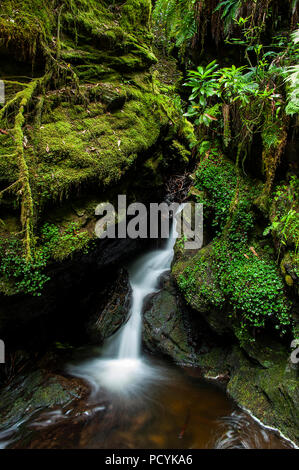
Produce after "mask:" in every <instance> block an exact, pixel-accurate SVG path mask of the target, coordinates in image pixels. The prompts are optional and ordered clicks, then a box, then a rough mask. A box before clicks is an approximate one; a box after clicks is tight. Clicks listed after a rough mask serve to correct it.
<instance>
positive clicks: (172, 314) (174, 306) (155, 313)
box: [142, 279, 197, 365]
mask: <svg viewBox="0 0 299 470" xmlns="http://www.w3.org/2000/svg"><path fill="white" fill-rule="evenodd" d="M186 324H187V323H186V319H185V314H184V310H183V308H182V306H180V305H179V302H178V298H177V293H176V290H175V287H174V285H173V281H172V280H171V279H165V280H164V283H163V287H162V289H161V291H160V292H159V293H157V294H154V295H153V296H152V298H151V299H149V300H148V301H147V303H146V305H145V308H144V314H143V335H142V337H143V343H144V345H145V347H146V348H147V349H148V350H149V351H151V352H153V353H157V352H159V353H160V354H162V355H164V356H167V357H168V358H170V359H171V360H173V361H174V362H176V363H177V364H181V365H196V362H197V359H196V353H195V349H194V346H193V345H192V342H191V341H190V335H188V329H187V328H186Z"/></svg>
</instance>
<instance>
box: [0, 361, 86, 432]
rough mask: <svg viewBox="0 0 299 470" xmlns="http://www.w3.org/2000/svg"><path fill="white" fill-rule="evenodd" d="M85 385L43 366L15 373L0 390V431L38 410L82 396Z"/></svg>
mask: <svg viewBox="0 0 299 470" xmlns="http://www.w3.org/2000/svg"><path fill="white" fill-rule="evenodd" d="M87 394H88V388H87V386H86V385H84V383H83V382H81V381H80V380H78V379H74V378H66V377H64V376H62V375H59V374H55V373H53V372H51V371H49V370H47V369H40V370H36V371H35V372H29V373H28V374H27V375H26V376H24V375H23V374H18V375H17V376H16V377H14V379H13V380H12V381H11V383H10V384H9V385H7V386H6V387H5V388H3V389H2V390H1V393H0V428H1V431H5V429H8V428H10V427H11V426H13V425H15V424H16V423H18V424H19V426H21V425H22V423H23V422H26V421H27V420H28V419H30V417H31V416H32V415H33V414H34V413H35V412H37V411H39V410H40V409H46V410H47V411H51V410H52V409H54V408H55V407H57V406H65V405H67V404H69V403H71V402H72V401H76V400H78V399H79V398H81V397H83V396H87Z"/></svg>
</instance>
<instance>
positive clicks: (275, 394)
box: [143, 278, 299, 444]
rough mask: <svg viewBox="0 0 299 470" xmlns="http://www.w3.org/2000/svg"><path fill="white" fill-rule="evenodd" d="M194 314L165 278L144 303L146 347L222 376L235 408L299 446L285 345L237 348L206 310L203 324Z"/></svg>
mask: <svg viewBox="0 0 299 470" xmlns="http://www.w3.org/2000/svg"><path fill="white" fill-rule="evenodd" d="M198 314H199V312H198V311H195V310H193V311H192V310H190V309H188V308H187V307H186V305H185V304H184V302H183V301H182V299H181V298H180V295H179V293H178V292H177V290H176V288H175V284H174V280H172V279H169V278H168V279H166V280H165V281H164V285H163V286H162V289H161V291H160V292H159V293H157V294H155V295H153V296H152V298H150V299H149V300H148V302H147V304H146V306H145V311H144V317H143V322H144V327H143V341H144V345H145V347H146V348H147V349H148V350H149V351H150V352H152V353H159V354H163V355H164V356H166V357H168V358H170V359H172V360H173V361H174V362H176V363H178V364H181V365H189V366H196V367H199V368H201V370H202V374H203V376H204V377H206V378H218V379H219V380H224V381H225V382H226V384H227V392H228V394H229V395H230V396H231V397H232V398H234V399H235V400H236V402H237V403H238V404H239V406H241V407H244V408H246V409H247V410H249V411H250V412H251V413H252V414H253V415H254V416H256V417H257V418H258V419H260V420H261V421H262V422H263V423H264V424H266V425H268V426H272V427H275V428H278V429H279V430H280V431H281V432H282V433H283V434H284V435H285V436H286V437H288V438H289V439H291V440H292V441H293V442H295V443H297V444H298V443H299V433H298V429H299V388H298V369H297V368H296V367H297V366H296V365H294V364H291V363H290V357H289V352H288V351H287V349H286V348H285V347H284V346H283V345H282V344H281V343H279V342H277V341H276V340H273V339H271V337H266V336H265V337H264V341H263V342H256V343H254V344H253V345H247V346H243V347H240V346H239V345H238V344H237V342H236V340H234V338H233V336H227V335H225V334H224V333H223V331H224V330H223V328H215V322H214V321H213V320H212V321H210V320H211V317H210V316H207V315H206V314H205V312H203V314H201V315H200V317H201V322H199V318H198ZM195 320H196V323H195ZM207 323H208V324H209V327H207ZM216 331H217V333H218V334H216ZM195 335H196V336H195Z"/></svg>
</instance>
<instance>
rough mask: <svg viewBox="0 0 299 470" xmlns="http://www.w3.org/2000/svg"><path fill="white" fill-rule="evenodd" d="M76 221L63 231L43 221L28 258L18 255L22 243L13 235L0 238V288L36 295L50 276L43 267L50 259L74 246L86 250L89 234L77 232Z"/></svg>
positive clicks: (76, 248)
mask: <svg viewBox="0 0 299 470" xmlns="http://www.w3.org/2000/svg"><path fill="white" fill-rule="evenodd" d="M78 230H79V226H78V224H77V223H70V224H69V225H68V226H67V227H66V228H65V230H64V231H63V232H60V231H59V229H58V227H56V226H55V225H50V224H45V225H44V226H43V227H42V229H41V236H40V240H39V241H40V243H39V245H38V246H37V247H36V249H35V250H34V254H33V256H32V257H31V259H30V260H26V259H25V258H24V257H23V256H22V243H21V241H20V240H19V239H17V238H13V237H11V238H9V239H1V241H0V261H1V263H0V278H1V287H2V290H4V291H5V290H6V292H7V293H10V292H14V293H25V294H31V295H34V296H40V295H41V292H42V289H43V287H44V285H45V283H46V282H47V281H49V280H50V278H49V276H48V275H47V273H46V267H47V264H48V262H49V261H50V260H51V259H55V260H62V259H63V258H65V257H66V256H70V255H71V254H72V253H74V252H75V251H76V250H82V249H85V250H87V243H88V242H89V236H88V234H87V232H79V231H78Z"/></svg>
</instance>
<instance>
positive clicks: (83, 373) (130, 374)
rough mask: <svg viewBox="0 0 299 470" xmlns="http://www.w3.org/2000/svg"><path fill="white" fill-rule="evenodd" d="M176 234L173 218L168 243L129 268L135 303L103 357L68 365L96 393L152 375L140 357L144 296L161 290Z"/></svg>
mask: <svg viewBox="0 0 299 470" xmlns="http://www.w3.org/2000/svg"><path fill="white" fill-rule="evenodd" d="M182 207H183V206H181V207H180V208H179V210H178V214H179V213H180V212H181V210H182ZM178 214H176V215H178ZM177 237H178V233H177V220H176V217H174V220H173V224H172V228H171V230H170V234H169V238H168V240H167V243H166V244H165V246H164V247H163V248H161V249H158V250H153V251H151V252H149V253H146V254H144V255H142V256H141V257H139V258H138V259H137V260H136V261H135V262H134V263H132V264H131V266H130V267H129V269H128V270H129V278H130V284H131V288H132V304H131V308H130V311H129V319H128V321H127V322H126V324H125V325H124V326H123V327H122V328H120V330H119V331H118V332H116V333H115V334H114V335H113V336H112V337H111V338H109V339H108V340H107V342H106V344H105V345H104V349H103V351H102V355H101V358H98V359H94V360H91V361H88V362H86V363H84V364H81V365H76V366H71V367H70V368H69V372H70V373H71V374H73V375H76V376H79V377H82V378H84V379H85V380H87V381H88V382H89V383H90V384H91V386H92V389H93V392H94V393H96V392H97V391H98V389H99V388H100V387H101V386H104V387H106V388H109V389H110V390H114V391H117V392H119V393H124V392H125V391H127V390H128V389H129V388H130V390H132V387H136V386H137V385H138V382H142V383H143V384H144V382H145V381H148V380H151V379H152V378H153V375H154V370H153V368H151V367H149V366H148V364H147V363H146V362H145V361H144V360H142V358H141V340H142V308H143V304H144V301H145V298H146V297H147V296H148V295H149V294H152V293H154V292H157V291H158V283H159V279H160V276H161V275H162V274H163V273H164V272H166V271H168V270H170V267H171V262H172V259H173V255H174V245H175V242H176V239H177ZM124 386H125V388H124Z"/></svg>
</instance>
